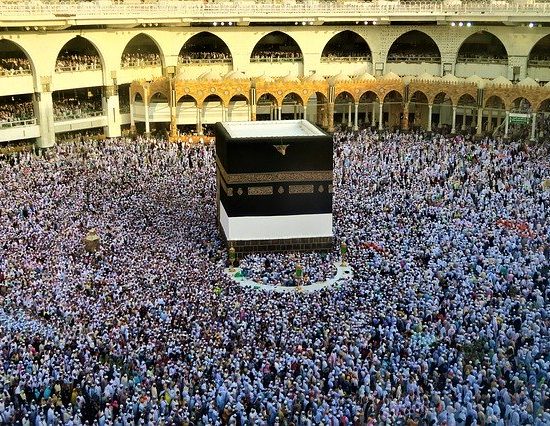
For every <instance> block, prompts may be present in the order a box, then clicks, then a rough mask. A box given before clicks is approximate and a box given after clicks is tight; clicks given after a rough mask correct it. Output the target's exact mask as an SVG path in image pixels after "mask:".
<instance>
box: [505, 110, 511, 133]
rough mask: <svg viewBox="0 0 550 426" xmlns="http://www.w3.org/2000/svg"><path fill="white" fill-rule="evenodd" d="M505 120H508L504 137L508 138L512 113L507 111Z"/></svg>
mask: <svg viewBox="0 0 550 426" xmlns="http://www.w3.org/2000/svg"><path fill="white" fill-rule="evenodd" d="M504 119H505V120H506V121H505V122H504V137H505V138H507V137H508V124H509V122H510V111H506V116H505V117H504Z"/></svg>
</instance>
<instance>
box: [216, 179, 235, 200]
mask: <svg viewBox="0 0 550 426" xmlns="http://www.w3.org/2000/svg"><path fill="white" fill-rule="evenodd" d="M218 180H219V181H220V186H221V187H222V189H223V192H225V195H227V196H228V197H232V196H233V188H228V187H227V185H226V184H225V182H224V180H223V178H221V177H219V176H218Z"/></svg>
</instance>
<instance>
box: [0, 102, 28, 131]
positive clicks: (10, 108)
mask: <svg viewBox="0 0 550 426" xmlns="http://www.w3.org/2000/svg"><path fill="white" fill-rule="evenodd" d="M32 118H34V107H33V103H32V102H31V101H18V102H14V101H12V102H10V103H4V104H0V127H5V126H11V125H13V124H19V123H20V122H22V121H25V120H29V119H32Z"/></svg>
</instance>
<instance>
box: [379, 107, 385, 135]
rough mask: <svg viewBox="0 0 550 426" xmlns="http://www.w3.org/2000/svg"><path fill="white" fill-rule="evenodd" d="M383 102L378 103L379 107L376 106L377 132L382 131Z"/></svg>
mask: <svg viewBox="0 0 550 426" xmlns="http://www.w3.org/2000/svg"><path fill="white" fill-rule="evenodd" d="M383 108H384V102H380V105H379V106H378V130H384V113H383V111H382V110H383Z"/></svg>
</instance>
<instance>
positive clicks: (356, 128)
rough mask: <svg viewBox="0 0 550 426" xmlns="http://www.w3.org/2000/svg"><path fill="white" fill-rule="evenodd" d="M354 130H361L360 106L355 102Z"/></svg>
mask: <svg viewBox="0 0 550 426" xmlns="http://www.w3.org/2000/svg"><path fill="white" fill-rule="evenodd" d="M353 130H355V131H357V130H359V104H358V103H357V102H355V115H354V117H353Z"/></svg>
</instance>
